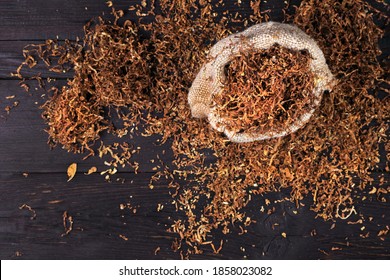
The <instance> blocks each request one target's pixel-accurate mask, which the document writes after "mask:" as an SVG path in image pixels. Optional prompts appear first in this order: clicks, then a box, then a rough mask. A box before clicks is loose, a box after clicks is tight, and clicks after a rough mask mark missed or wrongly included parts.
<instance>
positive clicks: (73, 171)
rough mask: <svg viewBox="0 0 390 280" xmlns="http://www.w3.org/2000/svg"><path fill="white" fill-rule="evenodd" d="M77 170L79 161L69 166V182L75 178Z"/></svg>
mask: <svg viewBox="0 0 390 280" xmlns="http://www.w3.org/2000/svg"><path fill="white" fill-rule="evenodd" d="M76 172H77V163H72V164H71V165H69V166H68V170H67V174H68V182H69V181H70V180H72V179H73V177H74V176H75V175H76Z"/></svg>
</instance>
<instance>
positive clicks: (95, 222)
mask: <svg viewBox="0 0 390 280" xmlns="http://www.w3.org/2000/svg"><path fill="white" fill-rule="evenodd" d="M131 2H132V1H114V3H116V4H118V5H117V6H118V8H126V7H127V6H128V5H129V3H131ZM243 2H245V1H243ZM268 2H273V3H267V4H265V5H264V9H267V8H273V12H272V13H271V19H272V20H279V21H280V20H282V14H281V10H280V7H281V5H282V3H283V1H268ZM102 12H105V13H106V14H108V13H109V9H108V8H107V6H106V4H105V1H96V0H88V1H87V0H85V1H82V0H79V1H77V0H66V1H64V0H61V1H59V0H50V1H43V0H42V1H41V0H34V1H32V0H18V1H16V0H14V1H5V0H0V100H1V101H0V102H2V103H0V106H1V108H4V107H5V105H6V102H7V100H6V99H5V97H6V96H10V95H16V98H15V99H14V100H18V101H20V104H19V106H18V107H16V108H14V109H13V110H12V111H11V113H10V115H7V114H6V113H5V112H4V111H1V112H0V115H1V118H0V257H1V259H13V258H20V259H177V258H180V255H179V254H178V253H175V252H173V251H172V250H171V248H170V246H171V243H172V241H173V239H174V238H175V235H173V234H170V233H167V232H166V228H167V226H169V225H170V224H171V221H172V220H173V219H174V218H177V216H178V214H177V213H175V211H174V207H173V206H171V202H172V198H171V196H170V195H169V190H168V187H167V185H165V184H164V183H163V182H161V183H157V184H155V188H154V189H153V190H151V189H149V187H148V183H149V180H150V177H151V176H152V174H153V167H154V166H155V164H152V163H151V162H150V159H152V158H155V155H156V154H161V153H162V151H163V150H166V151H167V152H166V154H165V156H164V160H165V161H167V162H169V161H170V159H171V155H170V153H169V145H166V146H163V147H157V146H155V145H154V142H155V140H156V139H153V138H140V137H136V138H135V139H132V140H129V141H131V143H133V144H134V145H135V146H139V147H141V154H140V155H139V156H137V158H136V160H137V161H138V162H139V163H140V172H139V174H134V173H132V172H121V173H120V174H118V176H117V177H115V178H124V179H126V181H125V183H122V182H119V181H118V182H117V181H115V178H114V180H113V182H112V183H107V182H105V180H104V177H103V176H101V175H99V174H93V175H90V176H85V175H84V174H83V173H84V172H86V171H87V170H88V169H89V168H90V167H92V166H97V167H98V168H99V170H104V165H103V161H102V160H100V159H99V158H93V159H89V160H87V161H82V156H81V155H73V154H69V153H67V152H66V151H64V150H62V149H61V148H60V147H57V148H55V149H54V150H50V148H49V146H48V145H47V144H46V141H47V135H46V133H45V132H44V131H43V130H44V128H45V125H44V123H43V120H42V119H41V117H40V109H39V108H38V105H36V102H38V103H41V102H42V98H41V97H40V94H42V92H41V91H39V90H38V91H35V90H34V88H32V90H31V93H30V94H27V93H25V92H24V91H23V90H22V89H21V88H20V87H19V81H18V80H17V79H16V78H12V77H11V76H10V72H14V71H15V69H16V68H17V66H18V65H19V64H20V63H21V62H22V49H23V47H24V46H25V45H26V44H29V43H37V42H43V41H44V40H45V39H48V38H56V37H57V36H58V38H59V39H60V40H63V39H66V38H69V39H75V38H76V36H82V35H83V29H82V28H83V25H84V24H85V23H86V22H87V21H88V20H89V19H91V18H93V17H96V16H99V15H101V14H102ZM386 42H387V43H388V42H389V40H388V39H386V40H384V41H382V45H383V49H384V52H385V54H386V53H387V54H388V53H389V46H388V44H386ZM38 72H42V76H43V77H46V76H47V75H48V73H47V71H46V72H45V71H44V70H43V68H39V67H38V68H36V69H33V71H31V72H26V73H27V74H28V75H31V74H33V73H34V74H36V73H38ZM52 76H53V75H52ZM64 77H66V76H62V78H60V79H59V81H58V84H61V83H62V84H64V83H65V81H66V79H65V78H64ZM14 100H12V101H14ZM106 137H107V136H104V138H105V139H106ZM384 160H385V158H382V161H384ZM73 162H76V163H78V173H77V174H76V176H75V178H74V179H73V180H72V181H71V182H67V175H66V169H67V167H68V165H69V164H71V163H73ZM383 172H384V170H379V169H378V170H376V171H375V172H374V173H375V175H377V176H380V175H381V174H383ZM23 173H28V176H27V177H25V176H23ZM384 177H385V179H386V180H387V181H388V180H390V178H389V177H390V176H389V173H384ZM284 195H288V193H285V194H283V193H276V194H269V195H267V196H266V197H257V198H256V199H254V200H253V201H252V202H251V203H250V205H249V207H248V208H247V209H246V211H247V212H248V213H250V215H251V216H252V218H253V219H255V220H257V223H256V224H253V225H251V226H250V227H249V228H248V233H247V234H244V235H239V232H240V230H239V229H237V230H236V232H233V233H232V234H230V235H227V236H216V240H218V238H223V239H224V243H225V246H224V248H223V250H222V251H221V252H220V254H218V255H215V254H213V253H212V251H211V250H206V251H205V253H204V254H203V255H199V256H192V258H194V259H204V258H208V259H242V258H248V259H317V258H319V259H345V258H352V259H361V258H369V259H371V258H374V259H376V258H382V259H388V258H390V242H389V238H388V237H387V236H385V237H384V238H382V239H380V238H379V237H378V236H377V234H378V232H379V231H380V230H382V229H385V228H386V225H389V224H390V205H389V203H382V202H379V201H377V199H376V198H375V197H372V196H370V197H369V196H368V197H367V199H366V200H365V201H364V202H360V203H357V204H356V205H355V207H356V209H357V212H358V213H359V214H362V215H364V217H365V219H366V220H365V221H364V223H363V224H359V223H358V224H351V222H352V223H353V222H356V221H358V220H359V219H360V216H359V215H354V216H352V217H351V218H350V219H349V220H348V221H343V220H338V221H327V222H324V221H323V220H321V219H315V213H313V212H312V211H310V210H309V208H310V199H307V200H306V201H304V203H305V204H306V206H304V207H300V208H299V209H295V206H294V205H293V204H291V203H288V202H282V203H278V204H276V206H275V207H276V211H275V213H274V214H271V215H267V214H265V213H261V212H260V208H261V205H263V204H264V201H265V198H267V199H269V200H270V201H274V200H278V199H280V198H283V197H284ZM359 195H365V193H361V194H359ZM387 199H389V196H388V197H387ZM126 203H130V204H131V205H132V206H135V207H136V208H137V213H135V214H134V213H133V212H132V211H131V210H129V209H124V210H121V209H120V207H119V205H120V204H126ZM158 203H161V204H164V209H163V210H162V211H160V212H158V211H157V204H158ZM23 204H27V205H29V206H30V207H31V208H32V209H33V210H34V211H35V214H36V217H35V218H32V216H33V213H32V212H30V211H28V210H27V209H26V208H24V209H19V207H20V206H22V205H23ZM64 211H67V213H68V214H69V215H71V216H72V217H73V220H74V225H73V231H72V232H70V234H69V235H65V236H63V233H64V226H63V220H62V215H63V213H64ZM293 211H297V212H298V214H295V213H294V212H293ZM368 217H372V220H371V221H370V220H369V219H368ZM363 226H364V227H365V228H364V229H363V228H362V227H363ZM313 230H314V231H313ZM282 232H285V233H286V235H287V237H286V238H283V237H282V235H281V233H282ZM314 232H315V234H313V233H314ZM367 234H368V235H367ZM121 236H122V237H123V238H122V237H121ZM125 239H127V240H125ZM158 247H159V248H160V249H159V250H158V252H157V253H155V250H156V249H157V248H158Z"/></svg>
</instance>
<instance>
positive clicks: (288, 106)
mask: <svg viewBox="0 0 390 280" xmlns="http://www.w3.org/2000/svg"><path fill="white" fill-rule="evenodd" d="M276 58H277V59H276ZM310 61H311V57H310V55H309V53H308V52H299V51H294V50H289V49H286V48H284V47H281V46H278V45H275V46H273V47H272V48H270V49H268V50H263V51H250V52H247V53H243V54H241V55H240V56H237V57H235V58H234V59H233V60H232V61H231V62H230V63H229V64H228V66H227V67H226V69H225V70H226V77H227V80H226V82H225V85H224V88H223V91H221V92H220V93H218V94H215V95H214V96H213V102H214V104H213V106H215V108H216V113H217V115H218V116H219V117H220V118H222V119H223V120H224V121H223V123H224V125H225V127H226V128H227V129H229V130H232V131H238V132H244V131H245V132H247V133H251V132H253V133H263V132H264V131H271V130H272V131H274V132H276V133H280V132H281V131H283V130H286V129H287V127H289V126H290V125H291V124H292V123H293V122H294V121H295V120H297V119H298V118H299V117H300V116H301V115H303V114H304V113H307V112H309V111H310V110H311V109H312V106H311V105H312V103H313V99H314V98H313V95H312V91H313V88H314V75H313V73H312V72H311V70H310Z"/></svg>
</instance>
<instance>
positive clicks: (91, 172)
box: [84, 166, 97, 175]
mask: <svg viewBox="0 0 390 280" xmlns="http://www.w3.org/2000/svg"><path fill="white" fill-rule="evenodd" d="M95 172H97V167H96V166H92V167H91V168H90V169H88V172H87V173H84V174H85V175H91V174H93V173H95Z"/></svg>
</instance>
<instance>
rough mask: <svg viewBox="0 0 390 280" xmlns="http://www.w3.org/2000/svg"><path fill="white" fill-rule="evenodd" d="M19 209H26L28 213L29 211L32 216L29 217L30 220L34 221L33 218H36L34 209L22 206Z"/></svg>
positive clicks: (25, 205)
mask: <svg viewBox="0 0 390 280" xmlns="http://www.w3.org/2000/svg"><path fill="white" fill-rule="evenodd" d="M19 209H20V210H22V209H27V210H28V211H30V212H31V215H32V216H31V217H30V219H31V220H35V218H36V217H37V213H36V212H35V210H34V209H32V208H31V206H30V205H27V204H23V205H21V206H19Z"/></svg>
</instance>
